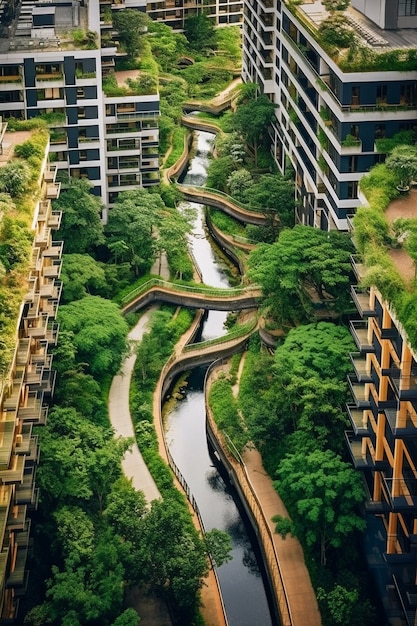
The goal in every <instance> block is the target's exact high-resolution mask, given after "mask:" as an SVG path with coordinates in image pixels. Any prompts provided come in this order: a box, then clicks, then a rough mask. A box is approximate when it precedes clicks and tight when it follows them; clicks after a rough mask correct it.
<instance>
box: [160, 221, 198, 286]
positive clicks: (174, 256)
mask: <svg viewBox="0 0 417 626" xmlns="http://www.w3.org/2000/svg"><path fill="white" fill-rule="evenodd" d="M192 217H193V215H191V214H187V213H180V212H179V211H177V210H175V211H170V212H169V213H168V212H167V213H166V215H165V216H164V218H163V219H162V221H161V224H160V226H159V229H158V240H157V242H156V248H157V250H158V251H159V255H160V256H159V261H160V263H159V273H161V260H162V253H163V252H165V253H166V255H167V258H168V262H169V265H170V267H172V268H175V269H176V270H177V272H178V271H179V274H180V279H182V278H183V276H182V273H181V259H182V257H183V256H184V250H187V245H188V242H187V235H189V234H190V233H191V230H192V227H191V220H192ZM189 278H192V276H190V277H189Z"/></svg>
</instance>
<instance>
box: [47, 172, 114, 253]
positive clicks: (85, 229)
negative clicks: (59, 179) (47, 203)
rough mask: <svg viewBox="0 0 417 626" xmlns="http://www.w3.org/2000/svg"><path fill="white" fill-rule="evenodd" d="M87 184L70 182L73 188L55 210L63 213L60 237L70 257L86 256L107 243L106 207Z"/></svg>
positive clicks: (66, 193) (79, 181) (65, 194)
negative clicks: (103, 212)
mask: <svg viewBox="0 0 417 626" xmlns="http://www.w3.org/2000/svg"><path fill="white" fill-rule="evenodd" d="M90 191H91V185H90V183H89V182H88V181H87V180H84V179H77V178H70V179H69V186H68V189H66V190H65V191H64V192H63V193H61V195H60V196H59V198H58V200H54V202H53V208H54V209H55V210H61V211H62V222H61V228H60V229H59V231H58V236H59V237H60V238H61V239H63V240H64V242H65V243H64V249H65V252H67V253H74V252H75V253H80V254H84V253H85V252H89V251H91V250H94V248H95V247H96V246H97V245H99V244H101V243H103V242H104V237H103V226H102V224H101V222H100V212H101V210H102V208H103V207H102V204H101V201H100V200H99V198H96V197H95V196H93V195H92V194H91V193H90Z"/></svg>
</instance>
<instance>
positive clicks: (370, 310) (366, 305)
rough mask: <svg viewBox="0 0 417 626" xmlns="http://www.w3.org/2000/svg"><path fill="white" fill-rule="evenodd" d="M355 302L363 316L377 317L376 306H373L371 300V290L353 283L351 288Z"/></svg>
mask: <svg viewBox="0 0 417 626" xmlns="http://www.w3.org/2000/svg"><path fill="white" fill-rule="evenodd" d="M350 292H351V294H352V299H353V302H354V303H355V306H356V308H357V309H358V313H359V315H360V316H361V317H375V316H376V310H375V306H371V305H370V302H369V298H370V294H369V290H368V289H367V290H363V289H361V288H360V287H358V286H357V285H352V286H351V288H350Z"/></svg>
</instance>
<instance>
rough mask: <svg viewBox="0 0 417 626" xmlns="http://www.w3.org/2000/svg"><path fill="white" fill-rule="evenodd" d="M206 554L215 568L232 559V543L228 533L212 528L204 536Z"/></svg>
mask: <svg viewBox="0 0 417 626" xmlns="http://www.w3.org/2000/svg"><path fill="white" fill-rule="evenodd" d="M204 542H205V544H206V550H207V553H208V554H209V555H210V557H211V560H212V561H213V563H214V565H215V566H216V567H220V566H221V565H223V563H227V561H230V560H231V559H232V556H231V554H230V553H231V550H232V542H231V539H230V535H228V533H226V532H224V531H222V530H218V529H217V528H213V529H212V530H209V531H208V532H206V533H205V535H204Z"/></svg>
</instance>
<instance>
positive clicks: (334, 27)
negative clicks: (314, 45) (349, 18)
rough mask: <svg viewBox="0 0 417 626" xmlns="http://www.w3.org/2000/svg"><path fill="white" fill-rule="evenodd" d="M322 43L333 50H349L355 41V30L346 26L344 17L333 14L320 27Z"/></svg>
mask: <svg viewBox="0 0 417 626" xmlns="http://www.w3.org/2000/svg"><path fill="white" fill-rule="evenodd" d="M319 35H320V41H321V43H323V44H324V45H325V46H331V47H332V48H333V47H334V48H348V47H349V46H352V44H353V43H354V41H355V34H354V32H353V30H351V29H349V28H348V27H347V26H346V21H345V17H344V15H341V14H338V13H333V14H332V15H330V16H329V17H328V18H326V19H325V20H323V21H322V22H321V24H320V26H319Z"/></svg>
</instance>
